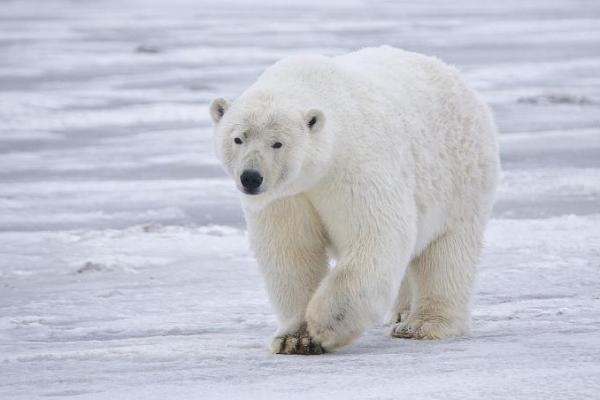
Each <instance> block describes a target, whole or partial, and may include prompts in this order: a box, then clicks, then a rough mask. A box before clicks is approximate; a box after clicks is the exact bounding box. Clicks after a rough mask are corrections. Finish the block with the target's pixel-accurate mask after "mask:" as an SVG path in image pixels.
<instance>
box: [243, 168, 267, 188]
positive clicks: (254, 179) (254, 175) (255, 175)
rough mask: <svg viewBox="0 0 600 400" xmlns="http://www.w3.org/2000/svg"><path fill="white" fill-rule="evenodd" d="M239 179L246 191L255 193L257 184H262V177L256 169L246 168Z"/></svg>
mask: <svg viewBox="0 0 600 400" xmlns="http://www.w3.org/2000/svg"><path fill="white" fill-rule="evenodd" d="M240 181H241V182H242V186H243V187H244V189H245V190H246V193H248V194H256V193H257V190H256V189H258V188H259V186H260V185H261V184H262V181H263V177H262V176H261V175H260V172H258V171H257V170H254V169H247V170H245V171H244V172H242V176H241V177H240Z"/></svg>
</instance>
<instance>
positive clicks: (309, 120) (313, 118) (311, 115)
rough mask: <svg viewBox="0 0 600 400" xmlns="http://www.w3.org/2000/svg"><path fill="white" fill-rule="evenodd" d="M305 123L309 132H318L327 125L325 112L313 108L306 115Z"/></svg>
mask: <svg viewBox="0 0 600 400" xmlns="http://www.w3.org/2000/svg"><path fill="white" fill-rule="evenodd" d="M304 123H305V124H306V127H307V128H308V130H309V131H311V132H318V131H320V130H321V128H323V125H325V115H324V114H323V111H321V110H317V109H314V108H313V109H311V110H308V111H307V112H306V114H304Z"/></svg>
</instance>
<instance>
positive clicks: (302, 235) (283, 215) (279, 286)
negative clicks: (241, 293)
mask: <svg viewBox="0 0 600 400" xmlns="http://www.w3.org/2000/svg"><path fill="white" fill-rule="evenodd" d="M246 219H247V222H248V232H249V238H250V244H251V246H252V249H253V251H254V253H255V256H256V259H257V261H258V263H259V265H260V268H261V272H262V274H263V277H264V279H265V286H266V289H267V292H268V295H269V299H270V301H271V304H272V306H273V308H274V309H275V312H276V314H277V318H278V321H279V327H278V329H277V332H276V333H275V337H274V339H273V341H272V344H271V350H272V351H273V353H277V354H321V353H323V349H322V348H321V346H320V344H319V343H318V342H315V341H314V340H313V339H312V338H311V337H310V336H309V334H308V331H307V328H306V321H305V319H304V316H305V313H306V307H307V305H308V302H309V301H310V299H311V297H312V295H313V294H314V292H315V290H316V289H317V287H318V286H319V283H320V282H321V280H322V279H323V277H324V276H325V274H326V273H327V261H328V260H327V254H326V238H325V233H324V229H323V226H322V224H321V221H320V219H319V218H318V215H317V213H316V212H315V210H314V208H313V207H312V205H311V204H310V203H309V202H308V201H307V200H306V199H305V198H304V197H303V196H301V195H298V196H294V197H288V198H285V199H281V200H276V201H274V202H273V203H271V204H269V205H268V206H267V207H266V208H264V209H261V210H260V211H254V210H247V211H246Z"/></svg>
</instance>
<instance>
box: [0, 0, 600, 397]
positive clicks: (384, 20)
mask: <svg viewBox="0 0 600 400" xmlns="http://www.w3.org/2000/svg"><path fill="white" fill-rule="evenodd" d="M599 43H600V4H598V2H593V1H567V0H556V1H552V2H548V1H541V0H533V1H528V2H522V1H517V0H504V1H502V2H481V1H475V0H458V1H453V2H438V1H435V2H412V3H408V2H392V1H373V2H363V1H332V2H324V1H317V0H310V1H303V2H301V3H294V2H291V1H285V0H266V1H260V2H242V1H241V0H235V1H231V0H224V1H219V2H208V1H205V0H198V1H196V0H169V1H165V0H163V1H140V0H121V1H117V0H105V1H87V2H82V1H79V2H77V1H68V0H49V1H44V2H40V1H33V0H13V1H5V2H2V7H0V399H10V400H13V399H34V398H53V397H58V398H61V397H68V398H73V399H115V398H122V399H135V398H144V399H190V398H197V399H269V398H274V399H306V398H309V399H336V398H345V399H397V398H401V397H406V398H413V399H441V398H444V399H461V400H462V399H476V398H477V399H479V398H484V399H507V398H509V399H544V400H546V399H550V398H557V399H577V400H579V399H584V398H590V399H591V398H598V397H599V396H600V361H599V360H600V339H599V337H600V271H599V269H600V75H599V74H598V71H599V68H600V45H599ZM380 44H390V45H394V46H398V47H402V48H405V49H408V50H414V51H419V52H423V53H427V54H432V55H436V56H438V57H440V58H442V59H444V60H446V61H448V62H450V63H453V64H455V65H456V66H457V67H459V68H460V69H461V70H462V71H463V72H464V73H465V75H466V77H467V79H468V80H469V81H470V82H471V83H472V84H473V86H475V87H476V88H477V89H478V90H479V91H480V93H481V94H482V96H483V97H484V98H485V99H486V100H488V101H489V102H490V104H491V105H492V108H493V110H494V114H495V116H496V120H497V122H498V125H499V127H500V130H501V133H502V135H501V139H500V142H501V150H502V161H503V170H504V171H503V176H502V183H501V185H500V188H499V190H498V201H497V204H496V207H495V211H494V215H493V218H492V220H491V222H490V224H489V228H488V230H487V233H486V247H485V251H484V254H483V256H482V259H481V263H480V268H479V276H478V280H477V290H476V294H475V297H474V304H473V329H472V334H471V335H470V336H468V337H464V338H457V339H449V340H443V341H437V342H421V341H411V340H408V341H407V340H401V339H391V338H390V337H389V335H388V333H389V329H390V328H389V327H387V326H384V325H378V326H375V327H373V328H372V329H371V330H369V331H368V332H367V333H366V334H365V336H364V337H362V338H361V339H360V340H359V341H358V342H357V343H355V344H354V345H353V346H350V347H347V348H344V349H342V350H340V351H339V352H336V353H333V354H327V355H325V356H321V357H297V356H274V355H271V354H270V353H269V351H268V343H269V338H270V335H271V334H272V333H273V332H274V330H275V326H276V323H275V318H274V316H273V313H272V310H271V308H270V306H269V304H268V301H267V298H266V294H265V291H264V288H263V284H262V281H261V278H260V275H259V272H258V268H257V266H256V263H255V261H254V260H253V259H252V257H251V255H250V252H249V250H248V245H247V240H246V236H245V227H244V222H243V215H242V212H241V210H240V207H239V202H238V197H237V196H238V195H237V193H236V190H235V188H234V186H233V184H232V183H231V182H230V181H229V180H228V179H227V178H226V177H225V175H224V174H223V172H222V170H221V168H220V166H219V165H218V162H217V160H216V159H215V158H214V155H213V150H212V142H211V134H212V133H211V128H210V118H209V117H208V113H207V110H206V107H207V105H208V102H209V101H210V99H212V98H214V97H216V96H224V97H227V98H234V97H235V96H236V95H238V94H239V93H240V92H241V91H242V90H243V89H244V88H245V87H247V86H248V85H249V84H250V83H251V82H252V81H253V80H254V79H255V78H256V77H257V75H258V74H260V72H261V71H262V70H263V69H264V68H265V67H266V66H267V65H269V64H270V63H272V62H274V61H275V60H277V59H279V58H281V57H284V56H286V55H291V54H298V53H308V52H312V53H323V54H340V53H343V52H347V51H351V50H353V49H356V48H359V47H363V46H373V45H380Z"/></svg>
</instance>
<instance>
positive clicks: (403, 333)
mask: <svg viewBox="0 0 600 400" xmlns="http://www.w3.org/2000/svg"><path fill="white" fill-rule="evenodd" d="M210 114H211V116H212V119H213V121H214V125H215V147H216V152H217V156H218V157H219V159H220V160H221V162H222V163H223V165H224V167H225V169H226V171H227V172H228V174H229V175H230V176H231V177H232V178H233V180H234V181H235V182H236V184H237V187H238V188H239V189H240V191H242V192H243V193H244V194H243V195H242V204H243V208H244V212H245V216H246V220H247V224H248V231H249V238H250V242H251V247H252V249H253V251H254V253H255V256H256V258H257V261H258V263H259V265H260V267H261V270H262V274H263V275H264V279H265V282H266V288H267V291H268V294H269V298H270V301H271V302H272V304H273V307H274V309H275V310H276V313H277V316H278V320H279V329H278V330H277V332H276V333H275V338H274V340H273V342H272V350H273V352H275V353H284V354H320V353H322V352H326V351H331V350H334V349H336V348H338V347H340V346H343V345H347V344H349V343H351V342H352V341H353V340H354V339H356V338H357V337H358V336H359V335H360V334H361V333H362V332H364V330H365V329H366V328H367V327H369V325H371V324H372V323H374V322H376V321H378V320H379V319H380V318H381V317H382V316H383V315H385V313H386V311H389V310H390V307H391V306H394V309H393V310H392V311H393V312H394V315H397V319H396V321H397V322H396V324H395V326H394V327H393V330H392V336H395V337H401V338H415V339H439V338H444V337H448V336H457V335H463V334H465V333H466V332H468V327H469V314H470V312H469V302H470V297H471V291H472V286H473V279H474V275H475V264H476V262H477V259H478V256H479V254H480V251H481V246H482V236H483V230H484V227H485V224H486V221H487V219H488V217H489V214H490V211H491V208H492V203H493V197H494V191H495V187H496V184H497V181H498V174H499V169H500V163H499V156H498V146H497V138H496V136H497V132H496V128H495V126H494V122H493V119H492V117H491V114H490V111H489V109H488V107H487V106H486V105H485V104H484V103H483V102H482V101H481V100H480V99H479V98H478V97H477V95H476V94H475V93H474V92H473V91H472V90H471V89H470V88H469V87H468V86H467V84H466V83H465V81H464V80H463V79H462V78H461V76H460V75H459V73H458V71H457V70H456V69H454V68H453V67H450V66H448V65H445V64H443V63H442V62H441V61H439V60H437V59H436V58H432V57H427V56H423V55H420V54H416V53H411V52H407V51H402V50H399V49H395V48H392V47H388V46H384V47H379V48H367V49H363V50H360V51H357V52H354V53H350V54H346V55H342V56H338V57H324V56H293V57H289V58H285V59H283V60H281V61H279V62H277V63H276V64H274V65H273V66H271V67H270V68H268V69H267V70H266V71H265V72H264V73H263V75H262V76H261V77H260V78H259V79H258V80H257V81H256V83H254V84H253V85H252V86H251V87H250V88H248V89H247V90H246V91H245V92H244V93H243V94H242V95H241V96H240V97H239V98H238V99H237V100H236V101H235V102H233V103H232V104H229V103H228V102H227V101H225V100H224V99H216V100H214V101H213V102H212V104H211V106H210ZM394 300H395V301H394Z"/></svg>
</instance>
